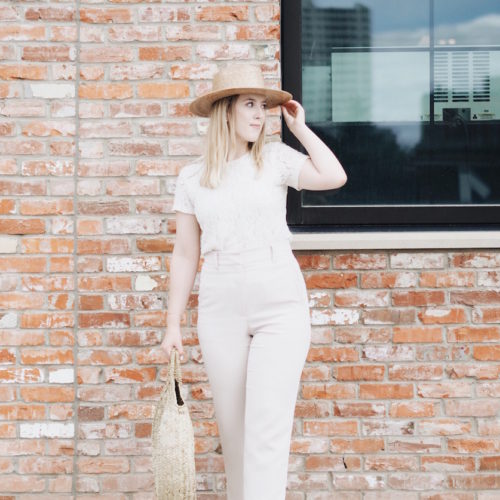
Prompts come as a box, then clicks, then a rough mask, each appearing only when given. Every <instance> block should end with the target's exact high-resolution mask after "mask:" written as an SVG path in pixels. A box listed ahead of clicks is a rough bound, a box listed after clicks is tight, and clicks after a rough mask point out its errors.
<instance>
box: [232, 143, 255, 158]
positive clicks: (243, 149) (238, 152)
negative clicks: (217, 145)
mask: <svg viewBox="0 0 500 500" xmlns="http://www.w3.org/2000/svg"><path fill="white" fill-rule="evenodd" d="M248 151H250V148H249V147H248V143H247V144H241V145H239V146H236V147H233V148H231V149H230V150H229V153H228V156H227V160H228V161H232V160H237V159H238V158H241V157H242V156H244V155H246V154H247V153H248Z"/></svg>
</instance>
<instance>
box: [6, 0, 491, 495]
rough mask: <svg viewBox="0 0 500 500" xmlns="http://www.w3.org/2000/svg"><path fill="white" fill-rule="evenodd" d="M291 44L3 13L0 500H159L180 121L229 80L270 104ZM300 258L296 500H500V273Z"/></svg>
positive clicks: (269, 23)
mask: <svg viewBox="0 0 500 500" xmlns="http://www.w3.org/2000/svg"><path fill="white" fill-rule="evenodd" d="M285 6H286V4H285ZM279 37H280V28H279V2H278V1H271V0H269V1H266V0H261V1H259V0H255V1H247V2H244V1H240V2H238V1H234V2H233V1H228V2H209V1H201V0H200V1H199V2H195V1H184V2H183V1H178V2H176V1H173V0H163V1H160V0H158V1H154V0H144V1H143V2H141V1H134V0H109V1H105V0H102V1H100V0H89V1H84V0H80V1H77V2H74V1H65V0H58V1H53V2H51V1H50V0H47V1H41V0H40V1H39V2H37V1H29V0H26V1H23V0H12V1H0V157H1V159H0V271H1V274H0V346H1V347H0V363H1V366H0V379H1V381H2V384H1V386H0V436H1V438H2V439H1V440H0V493H1V494H2V496H1V498H2V499H3V500H5V499H30V500H31V499H33V500H34V499H41V498H54V499H56V498H57V499H69V498H86V499H91V498H99V499H100V500H108V499H109V500H111V499H113V500H122V499H123V500H124V499H134V500H143V499H149V498H153V493H152V491H153V484H154V483H153V476H152V473H151V460H150V454H151V443H150V434H151V417H152V414H153V410H154V404H155V401H156V399H157V398H158V395H159V392H160V390H161V388H162V384H163V381H164V380H165V375H166V365H165V361H166V359H165V357H164V356H163V355H162V354H161V352H160V351H159V349H158V345H159V343H160V341H161V339H162V336H163V333H164V328H165V325H166V292H167V289H168V271H169V262H170V255H171V254H170V252H171V250H172V246H173V242H174V239H175V216H174V214H173V213H172V211H171V205H172V194H173V192H174V187H175V179H176V175H177V174H178V172H179V170H180V169H181V168H182V167H183V166H184V165H185V164H186V163H187V162H188V161H189V159H190V157H192V155H196V154H197V153H198V152H199V151H200V142H199V135H200V134H202V133H203V131H204V128H205V126H206V123H205V122H204V121H203V120H198V119H194V118H193V117H191V116H189V114H188V111H187V104H188V102H189V100H190V99H191V98H192V97H193V96H195V95H199V94H200V93H203V92H204V91H205V90H207V89H208V88H209V84H210V78H211V77H212V75H213V74H214V73H215V71H216V69H217V66H218V64H220V63H223V62H225V61H227V60H235V59H241V60H251V61H258V62H259V63H260V64H261V66H262V68H263V70H264V71H265V74H266V77H267V78H268V80H269V82H270V83H271V84H274V85H276V86H277V87H279V71H280V69H279ZM279 130H280V121H279V116H278V114H277V113H276V112H274V113H273V114H272V115H271V116H270V120H269V133H279ZM296 254H297V257H298V259H299V261H300V264H301V266H302V269H303V272H304V275H305V277H306V281H307V284H308V288H309V292H310V300H311V321H312V324H313V340H312V345H311V349H310V353H309V357H308V362H307V365H306V367H305V369H304V372H303V384H302V387H301V389H300V394H299V400H298V404H297V409H296V420H295V427H294V435H293V441H292V453H291V457H290V474H289V496H288V500H299V499H300V500H305V499H307V500H326V499H333V498H335V499H336V500H361V499H365V500H381V499H384V500H396V499H397V500H399V499H403V500H417V499H418V500H431V499H432V500H438V499H439V500H452V499H453V500H457V499H458V500H472V499H474V500H493V499H494V498H498V495H499V494H500V493H499V492H498V491H495V490H499V489H500V475H499V468H500V419H499V409H500V398H499V396H500V382H499V375H500V347H499V339H500V326H499V323H500V291H499V290H500V252H479V251H478V252H474V251H472V252H470V251H464V252H462V251H457V252H449V253H448V252H444V251H435V252H425V253H422V252H403V253H401V252H362V253H356V252H354V253H346V252H296ZM196 291H197V290H196V287H195V289H194V290H193V295H192V297H191V300H190V303H189V309H188V311H187V314H186V315H185V318H184V320H183V326H184V339H185V340H184V343H185V346H186V347H187V352H188V355H189V359H188V360H187V362H186V363H185V364H184V366H183V374H184V382H185V385H184V389H185V397H186V400H187V401H188V404H189V407H190V409H191V413H192V417H193V421H194V427H195V432H196V450H197V458H196V463H197V471H198V490H199V498H200V499H205V500H209V499H210V500H213V499H223V498H225V495H224V474H223V461H222V455H221V450H220V445H219V440H218V435H217V426H216V423H215V419H214V412H213V406H212V402H211V394H210V386H209V383H208V381H207V377H206V373H205V371H204V367H203V362H202V356H201V352H200V348H199V346H198V342H197V338H196V303H197V302H196V299H197V295H196ZM334 491H336V493H334Z"/></svg>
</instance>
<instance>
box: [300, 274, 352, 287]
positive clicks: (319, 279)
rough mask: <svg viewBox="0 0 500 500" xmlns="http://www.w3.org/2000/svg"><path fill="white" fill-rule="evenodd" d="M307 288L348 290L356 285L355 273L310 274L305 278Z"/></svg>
mask: <svg viewBox="0 0 500 500" xmlns="http://www.w3.org/2000/svg"><path fill="white" fill-rule="evenodd" d="M305 281H306V284H307V288H349V287H354V286H356V285H357V281H358V277H357V275H356V274H355V273H318V274H315V273H311V274H308V275H307V276H306V277H305Z"/></svg>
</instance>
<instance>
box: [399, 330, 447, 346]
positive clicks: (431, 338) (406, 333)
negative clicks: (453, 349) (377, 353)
mask: <svg viewBox="0 0 500 500" xmlns="http://www.w3.org/2000/svg"><path fill="white" fill-rule="evenodd" d="M442 340H443V332H442V331H441V328H439V327H430V326H422V327H417V326H415V327H400V326H395V327H394V334H393V338H392V341H393V342H395V343H399V342H412V343H414V342H425V343H427V342H442Z"/></svg>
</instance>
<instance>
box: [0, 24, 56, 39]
mask: <svg viewBox="0 0 500 500" xmlns="http://www.w3.org/2000/svg"><path fill="white" fill-rule="evenodd" d="M45 33H46V31H45V26H43V25H38V26H34V25H33V24H4V25H3V26H0V40H19V41H24V40H45V36H46V34H45Z"/></svg>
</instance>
